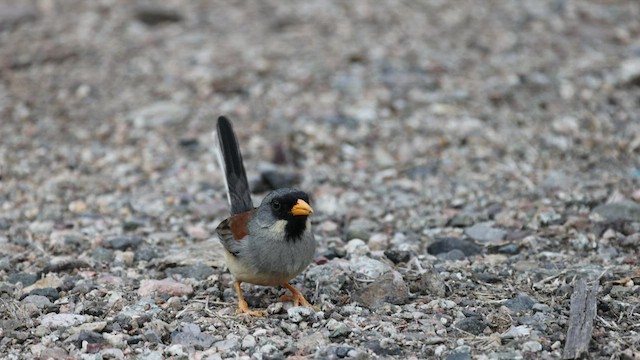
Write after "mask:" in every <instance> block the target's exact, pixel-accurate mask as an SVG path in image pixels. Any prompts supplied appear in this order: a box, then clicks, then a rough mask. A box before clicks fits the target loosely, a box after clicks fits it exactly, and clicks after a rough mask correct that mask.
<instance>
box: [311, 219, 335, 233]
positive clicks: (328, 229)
mask: <svg viewBox="0 0 640 360" xmlns="http://www.w3.org/2000/svg"><path fill="white" fill-rule="evenodd" d="M314 229H315V230H316V231H318V232H319V233H323V234H328V235H330V234H335V233H337V231H338V224H337V223H336V222H334V221H331V220H326V221H323V222H321V223H320V225H318V226H317V227H315V228H314Z"/></svg>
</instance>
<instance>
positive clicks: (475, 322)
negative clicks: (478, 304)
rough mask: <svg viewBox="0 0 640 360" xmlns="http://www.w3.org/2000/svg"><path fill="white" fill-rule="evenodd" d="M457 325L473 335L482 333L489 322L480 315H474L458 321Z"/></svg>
mask: <svg viewBox="0 0 640 360" xmlns="http://www.w3.org/2000/svg"><path fill="white" fill-rule="evenodd" d="M455 327H456V328H458V329H460V330H462V331H466V332H468V333H471V334H473V335H481V334H482V333H483V332H484V329H486V328H487V324H486V323H485V322H484V321H483V320H482V319H481V318H480V317H477V316H472V317H468V318H465V319H462V320H460V321H458V322H457V323H456V324H455Z"/></svg>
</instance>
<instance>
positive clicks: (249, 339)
mask: <svg viewBox="0 0 640 360" xmlns="http://www.w3.org/2000/svg"><path fill="white" fill-rule="evenodd" d="M255 346H256V338H255V337H254V336H253V335H251V334H249V335H246V336H245V337H244V338H242V350H249V349H253V348H254V347H255Z"/></svg>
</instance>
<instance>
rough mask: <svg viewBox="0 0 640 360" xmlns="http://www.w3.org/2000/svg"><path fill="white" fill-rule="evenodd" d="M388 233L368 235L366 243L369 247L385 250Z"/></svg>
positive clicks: (387, 243) (387, 244)
mask: <svg viewBox="0 0 640 360" xmlns="http://www.w3.org/2000/svg"><path fill="white" fill-rule="evenodd" d="M389 241H390V239H389V235H387V234H383V233H376V234H373V235H371V236H370V237H369V240H368V241H367V245H368V246H369V249H371V250H373V251H375V250H386V249H387V248H388V247H389Z"/></svg>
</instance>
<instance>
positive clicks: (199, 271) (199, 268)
mask: <svg viewBox="0 0 640 360" xmlns="http://www.w3.org/2000/svg"><path fill="white" fill-rule="evenodd" d="M166 272H167V274H169V275H173V274H179V275H181V276H183V277H186V278H192V279H196V280H205V279H207V278H208V277H209V276H211V275H213V274H214V271H213V269H212V268H211V267H210V266H207V265H205V264H202V263H197V264H194V265H189V266H180V267H176V268H172V269H167V271H166Z"/></svg>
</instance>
